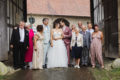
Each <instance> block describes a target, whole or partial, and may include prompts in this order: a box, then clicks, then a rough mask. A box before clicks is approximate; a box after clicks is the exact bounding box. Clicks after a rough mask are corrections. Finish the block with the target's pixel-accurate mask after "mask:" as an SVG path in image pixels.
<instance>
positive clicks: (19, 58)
mask: <svg viewBox="0 0 120 80" xmlns="http://www.w3.org/2000/svg"><path fill="white" fill-rule="evenodd" d="M25 51H26V48H25V46H24V43H19V45H17V46H14V48H13V64H14V67H24V66H25V63H24V59H25Z"/></svg>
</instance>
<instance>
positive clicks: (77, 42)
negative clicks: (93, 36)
mask: <svg viewBox="0 0 120 80" xmlns="http://www.w3.org/2000/svg"><path fill="white" fill-rule="evenodd" d="M82 47H83V36H82V34H80V33H79V28H75V33H74V34H72V40H71V49H72V52H74V55H75V63H76V65H75V68H80V66H79V65H80V58H81V55H82Z"/></svg>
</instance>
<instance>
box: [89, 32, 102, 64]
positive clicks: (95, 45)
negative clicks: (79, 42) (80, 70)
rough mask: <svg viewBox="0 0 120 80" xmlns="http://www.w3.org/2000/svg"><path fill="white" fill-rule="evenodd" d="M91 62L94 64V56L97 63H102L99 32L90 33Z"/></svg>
mask: <svg viewBox="0 0 120 80" xmlns="http://www.w3.org/2000/svg"><path fill="white" fill-rule="evenodd" d="M90 52H91V64H92V66H95V58H96V59H97V60H98V62H99V64H101V65H102V64H103V57H102V43H101V32H98V34H94V35H92V42H91V49H90Z"/></svg>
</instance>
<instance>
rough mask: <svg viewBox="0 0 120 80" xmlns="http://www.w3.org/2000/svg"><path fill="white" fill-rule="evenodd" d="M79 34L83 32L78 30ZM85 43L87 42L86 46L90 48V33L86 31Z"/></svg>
mask: <svg viewBox="0 0 120 80" xmlns="http://www.w3.org/2000/svg"><path fill="white" fill-rule="evenodd" d="M80 33H81V34H83V32H82V31H80ZM85 36H86V43H87V48H88V49H90V44H91V34H90V32H88V31H86V35H85Z"/></svg>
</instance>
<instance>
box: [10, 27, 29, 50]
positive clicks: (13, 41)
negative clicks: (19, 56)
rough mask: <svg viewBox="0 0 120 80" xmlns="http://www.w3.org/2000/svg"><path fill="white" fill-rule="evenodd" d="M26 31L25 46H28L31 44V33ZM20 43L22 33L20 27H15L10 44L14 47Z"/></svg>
mask: <svg viewBox="0 0 120 80" xmlns="http://www.w3.org/2000/svg"><path fill="white" fill-rule="evenodd" d="M24 31H25V38H24V47H25V48H27V46H29V33H28V31H27V30H24ZM19 43H20V34H19V28H16V29H13V32H12V36H11V41H10V44H11V45H13V46H14V47H17V46H18V45H19Z"/></svg>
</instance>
